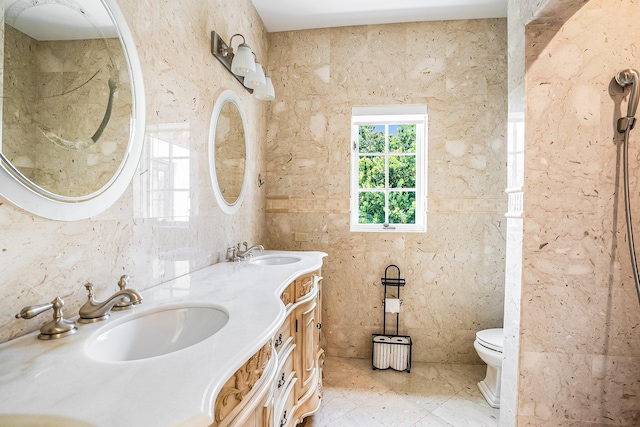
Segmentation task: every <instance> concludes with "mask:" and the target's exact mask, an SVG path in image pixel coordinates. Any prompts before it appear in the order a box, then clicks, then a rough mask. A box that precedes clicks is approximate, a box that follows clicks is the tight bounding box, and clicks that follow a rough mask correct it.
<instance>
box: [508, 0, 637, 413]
mask: <svg viewBox="0 0 640 427" xmlns="http://www.w3.org/2000/svg"><path fill="white" fill-rule="evenodd" d="M513 3H515V2H512V3H510V6H513ZM529 3H530V4H529ZM529 3H527V4H526V5H524V6H525V7H524V8H523V12H524V13H522V14H521V17H522V18H526V17H527V16H528V17H529V18H533V17H534V16H535V17H536V18H535V20H534V21H533V22H532V23H530V24H529V25H528V26H527V27H526V33H525V34H526V38H525V39H523V41H524V44H523V47H524V52H525V53H526V58H525V60H523V61H522V66H523V68H520V67H519V64H518V61H516V60H513V59H514V58H510V59H511V61H510V75H511V76H512V77H513V79H511V81H517V79H518V78H522V77H518V76H524V78H523V79H522V80H521V81H522V82H524V85H523V86H521V87H522V88H523V89H524V90H522V91H521V92H519V90H518V87H519V86H518V85H512V86H510V92H511V93H510V103H511V102H512V101H513V102H514V105H517V104H520V105H523V104H522V100H523V99H524V94H525V93H526V106H525V107H524V111H525V121H526V137H525V141H526V143H525V153H526V155H525V168H524V177H525V181H524V183H525V184H524V195H525V196H524V213H523V221H524V229H523V237H522V238H523V246H522V276H521V277H522V282H521V285H522V286H521V289H520V292H521V293H522V298H521V308H520V313H513V312H506V314H505V318H506V319H507V321H511V320H512V319H513V316H517V315H518V314H519V316H520V318H519V321H520V334H519V337H518V338H519V353H518V360H517V362H519V368H518V369H517V371H514V372H513V373H512V374H513V375H511V376H510V378H508V380H509V381H515V382H516V383H517V393H518V396H517V403H516V404H515V406H514V407H513V408H512V407H511V403H512V402H511V398H512V396H507V399H509V407H508V408H506V409H509V410H508V411H505V410H503V411H501V425H504V426H508V425H517V426H539V425H545V426H582V425H625V426H632V425H638V423H639V422H640V406H638V400H637V398H636V396H638V395H639V394H640V371H639V370H638V365H639V363H638V361H639V358H640V346H639V344H638V343H639V342H640V341H639V340H638V336H637V330H636V329H637V328H636V326H637V324H638V323H639V322H640V308H639V306H638V298H637V296H636V295H635V289H634V285H633V279H632V278H631V270H630V263H629V255H628V252H627V241H626V232H625V222H624V221H625V220H624V207H623V198H622V181H621V169H620V163H621V151H620V142H621V138H620V135H618V134H617V132H616V131H615V120H616V118H617V117H619V114H620V111H622V110H623V109H626V101H624V100H622V91H621V90H620V89H619V88H618V87H617V85H616V84H615V83H612V78H613V76H614V75H615V73H616V72H617V71H618V70H619V69H621V68H627V67H636V68H637V67H638V66H639V65H638V62H639V59H640V58H638V53H637V51H638V49H637V43H638V40H640V37H639V36H640V32H638V29H637V25H636V22H637V19H638V17H640V3H639V2H638V1H636V0H631V1H615V0H591V1H589V2H588V3H587V2H585V1H568V0H566V1H561V0H558V1H552V2H548V3H547V4H545V5H544V6H541V5H540V4H539V2H536V3H535V4H534V2H529ZM585 3H586V5H585ZM527 7H530V8H529V9H527ZM511 17H512V15H511V13H510V18H511ZM565 21H566V22H565ZM527 22H528V20H527V19H523V20H521V21H520V23H521V27H519V26H517V25H514V28H515V29H516V30H518V28H524V24H526V23H527ZM510 28H511V27H510ZM516 37H517V34H516V33H515V32H514V33H511V31H510V40H511V39H514V40H516V41H517V38H516ZM525 67H526V68H525ZM522 70H526V74H522ZM511 89H515V90H511ZM519 93H520V94H522V95H523V96H519ZM512 95H515V96H512ZM515 108H517V107H515ZM510 110H511V105H510ZM633 138H634V137H633V136H632V140H633ZM636 138H637V136H636ZM631 147H632V148H631V151H630V153H631V162H632V165H633V164H635V163H637V161H638V159H639V156H638V155H637V151H634V150H635V147H634V145H633V144H632V145H631ZM637 178H638V174H637V173H636V172H635V169H632V174H631V180H632V182H635V181H637ZM633 188H635V187H634V184H632V194H633V195H632V203H635V204H637V202H638V197H637V191H634V190H633ZM636 221H637V220H636ZM513 236H516V234H515V233H514V234H513ZM510 238H511V235H510V236H509V237H508V238H507V242H509V241H510ZM512 285H514V286H517V283H515V282H514V283H512ZM509 286H510V283H509V282H508V283H507V287H509ZM508 292H509V290H508ZM508 306H509V304H507V307H508ZM516 372H517V375H518V376H517V378H514V376H515V375H516ZM504 379H505V378H504V376H503V380H504ZM510 388H511V387H510ZM512 409H515V414H514V413H513V412H514V411H513V410H512Z"/></svg>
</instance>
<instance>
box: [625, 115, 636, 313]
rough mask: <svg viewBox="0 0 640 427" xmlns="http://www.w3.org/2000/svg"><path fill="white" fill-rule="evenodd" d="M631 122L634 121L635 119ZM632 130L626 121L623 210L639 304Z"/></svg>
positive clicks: (631, 125) (631, 126) (630, 124)
mask: <svg viewBox="0 0 640 427" xmlns="http://www.w3.org/2000/svg"><path fill="white" fill-rule="evenodd" d="M633 120H634V121H635V119H633ZM632 128H633V124H632V123H630V122H629V121H628V122H627V126H626V129H625V131H624V145H623V148H622V151H623V155H622V156H623V159H622V162H623V163H624V210H625V214H626V217H627V237H628V240H629V252H630V255H631V268H632V269H633V279H634V280H635V283H636V291H637V293H638V302H639V303H640V278H638V263H637V261H636V249H635V245H634V243H633V226H632V225H631V203H630V202H629V134H630V133H631V129H632Z"/></svg>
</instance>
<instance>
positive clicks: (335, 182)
mask: <svg viewBox="0 0 640 427" xmlns="http://www.w3.org/2000/svg"><path fill="white" fill-rule="evenodd" d="M506 35H507V25H506V20H504V19H493V20H471V21H450V22H423V23H410V24H398V25H372V26H361V27H344V28H331V29H321V30H309V31H295V32H282V33H274V34H270V60H271V62H272V64H275V66H273V67H272V68H273V69H272V70H270V72H271V73H272V75H274V76H275V82H274V83H275V85H276V91H277V92H278V94H279V98H278V100H277V101H276V102H275V103H274V104H273V105H272V106H271V109H270V114H269V126H268V133H267V147H268V151H269V155H268V162H267V185H266V187H267V236H268V240H267V242H268V246H269V247H272V248H280V249H316V250H322V251H325V252H327V253H328V254H329V257H328V258H326V263H325V268H324V272H323V275H324V284H325V291H324V313H323V315H324V319H323V329H324V331H325V335H324V336H325V348H326V351H327V353H328V354H329V355H335V356H346V357H360V358H368V357H370V354H371V353H370V352H371V334H372V333H380V332H381V328H382V306H381V300H382V287H381V286H380V278H381V277H382V275H383V273H384V269H385V267H386V266H387V265H389V264H392V263H393V264H397V265H398V266H399V267H400V269H401V271H402V275H403V277H404V278H406V281H407V286H406V289H404V290H403V294H402V298H403V299H404V304H403V306H402V313H401V327H400V333H401V334H409V335H411V336H412V338H413V341H414V353H413V356H414V359H415V360H418V361H428V362H479V361H480V359H478V358H477V355H476V353H475V350H474V349H473V341H474V338H475V333H476V331H478V330H480V329H485V328H489V327H497V326H502V317H503V295H504V264H505V251H504V247H505V234H506V220H505V217H504V214H505V212H506V205H507V203H506V200H507V198H506V195H505V193H504V189H505V188H506V128H507V125H506V117H507V81H506V75H507V56H506V49H507V46H506V42H507V40H506ZM402 103H423V104H427V106H428V109H429V130H428V133H429V149H428V163H429V167H428V216H427V223H428V224H427V227H428V231H427V232H426V233H421V234H402V233H394V234H380V233H351V232H350V231H349V156H350V145H351V144H350V120H351V117H350V114H351V107H353V106H368V105H387V104H402ZM296 232H299V233H307V234H308V237H309V241H307V242H296V241H295V239H294V238H295V233H296Z"/></svg>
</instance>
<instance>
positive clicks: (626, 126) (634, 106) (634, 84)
mask: <svg viewBox="0 0 640 427" xmlns="http://www.w3.org/2000/svg"><path fill="white" fill-rule="evenodd" d="M638 79H639V77H638V71H636V70H634V69H632V68H627V69H626V70H622V71H619V72H618V73H616V82H617V83H618V84H619V85H620V86H621V87H623V88H624V87H626V86H629V85H631V93H630V95H629V105H628V107H627V116H626V117H621V118H620V119H618V132H620V133H624V132H626V131H627V130H631V129H633V127H634V126H635V124H636V111H637V110H638V101H639V98H640V90H639V88H638Z"/></svg>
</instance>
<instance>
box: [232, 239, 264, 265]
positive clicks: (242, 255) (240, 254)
mask: <svg viewBox="0 0 640 427" xmlns="http://www.w3.org/2000/svg"><path fill="white" fill-rule="evenodd" d="M242 244H243V245H244V251H242V250H240V243H238V248H237V250H236V253H235V257H236V258H237V259H238V260H243V261H244V260H247V259H249V258H251V257H252V256H253V251H254V250H259V251H260V252H264V246H262V245H254V246H251V247H250V248H248V249H247V247H248V246H249V245H248V244H247V242H242Z"/></svg>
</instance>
